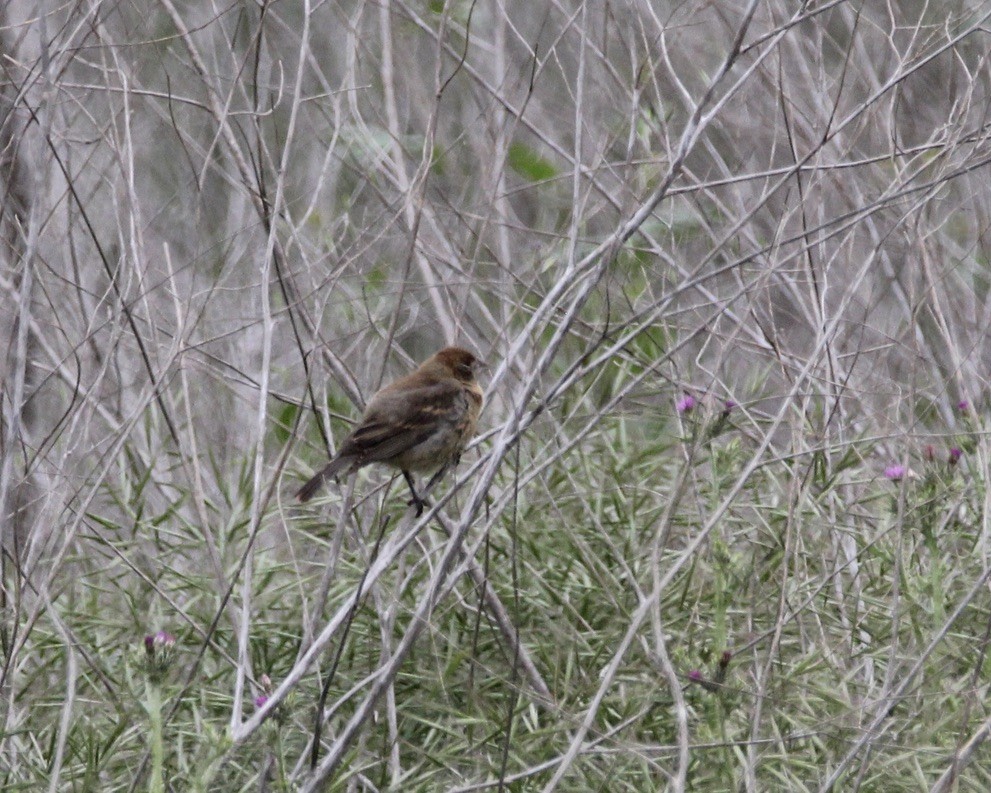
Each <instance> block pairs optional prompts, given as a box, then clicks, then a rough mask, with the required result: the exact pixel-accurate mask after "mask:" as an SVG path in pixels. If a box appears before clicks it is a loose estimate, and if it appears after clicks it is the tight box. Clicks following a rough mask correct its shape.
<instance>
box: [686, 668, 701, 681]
mask: <svg viewBox="0 0 991 793" xmlns="http://www.w3.org/2000/svg"><path fill="white" fill-rule="evenodd" d="M688 679H689V680H691V681H692V682H693V683H701V682H702V679H703V678H702V672H700V671H699V670H698V669H693V670H692V671H691V672H689V673H688Z"/></svg>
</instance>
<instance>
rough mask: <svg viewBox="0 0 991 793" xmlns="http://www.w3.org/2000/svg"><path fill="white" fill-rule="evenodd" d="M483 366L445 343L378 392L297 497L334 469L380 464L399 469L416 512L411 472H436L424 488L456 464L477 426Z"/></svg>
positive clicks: (311, 491)
mask: <svg viewBox="0 0 991 793" xmlns="http://www.w3.org/2000/svg"><path fill="white" fill-rule="evenodd" d="M482 366H484V364H483V363H482V361H481V360H479V358H477V357H476V356H475V355H474V353H471V352H469V351H468V350H465V349H463V348H461V347H445V348H444V349H442V350H440V351H439V352H437V353H435V354H434V355H432V356H431V357H430V358H428V359H427V360H426V361H424V362H423V363H422V364H420V366H419V367H418V368H417V369H416V370H415V371H413V372H411V373H410V374H408V375H406V376H405V377H401V378H399V379H398V380H396V381H394V382H392V383H389V384H388V385H387V386H385V387H384V388H382V389H381V390H380V391H377V392H376V393H375V394H374V395H373V396H372V398H371V399H370V400H369V401H368V405H367V407H366V408H365V412H364V415H363V416H362V418H361V421H360V422H359V423H358V426H357V427H355V428H354V429H353V430H352V431H351V433H350V434H349V435H348V436H347V437H346V438H345V439H344V441H343V442H342V443H341V446H340V449H339V450H338V452H337V454H336V455H334V457H333V458H332V459H331V461H330V462H329V463H327V465H325V466H324V467H323V468H322V469H320V471H318V472H317V473H316V474H315V475H314V476H313V477H312V478H311V479H310V480H309V481H308V482H307V483H306V484H305V485H303V486H302V487H301V488H300V489H299V491H298V492H297V493H296V499H297V500H298V501H300V502H301V503H302V502H306V501H309V500H310V499H311V498H313V496H315V495H316V493H317V491H319V490H320V487H321V485H323V483H324V482H325V481H326V480H327V479H329V478H330V477H332V476H335V475H337V474H339V473H347V474H350V473H353V472H354V471H357V470H358V469H359V468H363V467H364V466H366V465H369V464H371V463H384V464H385V465H389V466H392V467H393V468H398V469H399V470H400V471H401V472H402V474H403V477H404V478H405V480H406V484H407V485H409V489H410V492H411V493H412V494H413V498H412V500H410V502H409V504H410V506H415V507H416V515H417V517H419V516H420V515H421V514H422V513H423V507H424V506H425V505H426V501H425V500H424V499H423V498H421V496H420V495H419V493H417V490H416V483H415V480H414V479H413V473H414V472H416V473H427V472H430V471H435V472H436V473H435V474H434V476H433V477H432V478H431V479H430V481H429V483H428V484H427V490H428V491H429V489H430V488H432V487H433V485H434V484H435V483H436V482H437V481H438V480H439V479H440V478H441V477H442V476H443V475H444V473H445V472H446V471H447V470H448V468H450V467H451V466H452V465H457V464H458V462H459V460H460V459H461V453H462V452H463V451H464V450H465V447H466V446H467V445H468V442H469V441H471V439H472V438H473V437H474V436H475V432H476V430H477V428H478V416H479V414H480V413H481V411H482V403H483V401H484V396H483V394H482V388H481V386H480V385H479V384H478V380H477V379H476V373H477V372H478V370H479V369H480V368H481V367H482Z"/></svg>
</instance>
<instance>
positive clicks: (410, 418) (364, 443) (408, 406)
mask: <svg viewBox="0 0 991 793" xmlns="http://www.w3.org/2000/svg"><path fill="white" fill-rule="evenodd" d="M467 409H468V400H467V397H466V396H465V394H464V392H463V391H462V389H461V387H460V385H458V384H457V383H456V382H451V383H447V382H434V383H429V384H426V385H423V386H419V387H415V388H402V389H392V388H387V389H384V390H383V391H380V392H379V393H377V394H376V395H375V396H374V397H373V398H372V400H371V402H369V404H368V409H367V410H366V411H365V416H364V419H362V422H361V424H360V425H358V427H357V428H356V429H355V430H354V432H352V433H351V435H349V436H348V438H347V439H346V440H345V441H344V443H343V444H341V450H340V453H339V455H338V456H339V457H350V458H353V459H355V460H357V461H359V462H360V464H362V465H364V464H365V463H374V462H378V461H381V460H390V459H392V458H393V457H396V456H397V455H400V454H402V453H403V452H405V451H408V450H409V449H412V448H413V447H414V446H416V445H417V444H419V443H422V442H423V441H425V440H426V439H427V438H429V437H430V436H431V435H433V434H434V433H435V432H437V431H438V430H439V429H441V428H446V427H449V426H451V425H453V424H455V423H457V422H458V421H459V420H460V419H461V418H462V417H463V416H464V414H465V411H467Z"/></svg>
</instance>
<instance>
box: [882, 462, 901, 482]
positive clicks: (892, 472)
mask: <svg viewBox="0 0 991 793" xmlns="http://www.w3.org/2000/svg"><path fill="white" fill-rule="evenodd" d="M884 475H885V477H886V478H888V479H890V480H891V481H892V482H899V481H901V480H902V479H903V478H904V477H905V466H904V465H889V466H888V467H887V468H885V469H884Z"/></svg>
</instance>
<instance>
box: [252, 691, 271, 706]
mask: <svg viewBox="0 0 991 793" xmlns="http://www.w3.org/2000/svg"><path fill="white" fill-rule="evenodd" d="M266 702H268V694H259V695H258V696H257V697H255V707H256V708H263V707H265V703H266Z"/></svg>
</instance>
